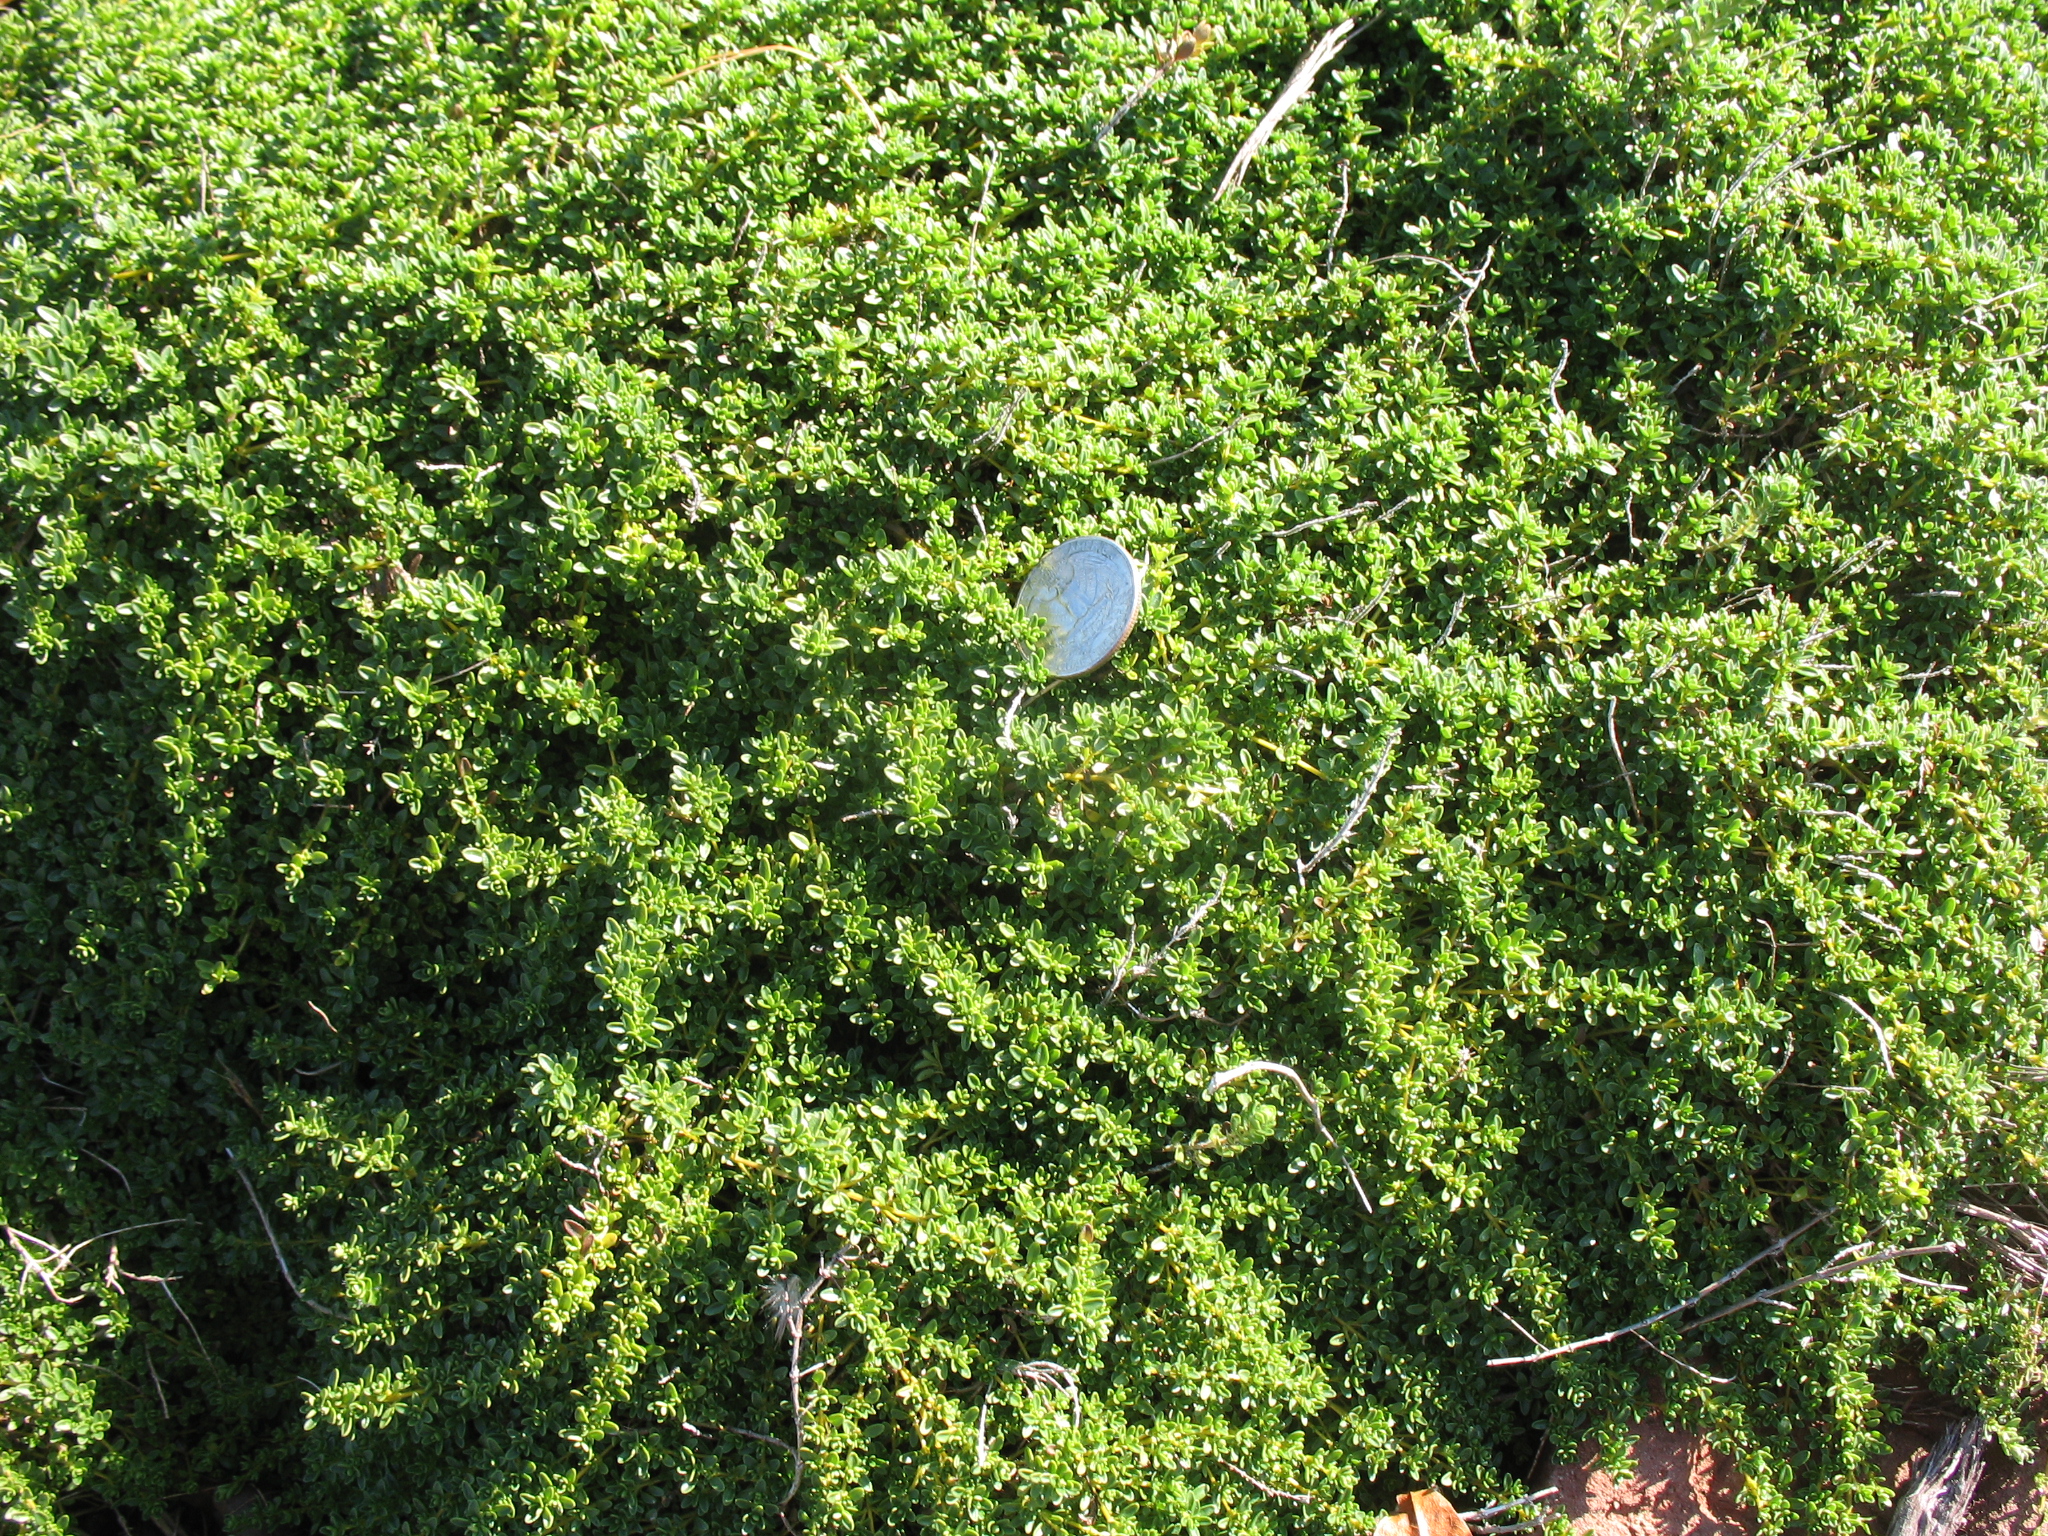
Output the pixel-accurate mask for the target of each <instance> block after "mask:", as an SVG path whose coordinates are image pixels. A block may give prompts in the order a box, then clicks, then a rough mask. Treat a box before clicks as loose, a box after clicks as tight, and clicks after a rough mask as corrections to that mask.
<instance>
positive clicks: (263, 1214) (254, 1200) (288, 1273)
mask: <svg viewBox="0 0 2048 1536" xmlns="http://www.w3.org/2000/svg"><path fill="white" fill-rule="evenodd" d="M556 1155H557V1156H559V1155H560V1154H559V1153H557V1154H556ZM228 1162H229V1164H230V1165H231V1166H232V1167H233V1168H234V1170H235V1177H236V1178H238V1179H240V1180H241V1181H242V1188H244V1189H246V1190H247V1191H248V1192H249V1203H250V1204H251V1205H253V1206H255V1207H256V1219H257V1220H258V1221H260V1222H262V1223H263V1235H264V1236H265V1237H267V1238H269V1239H270V1251H271V1252H272V1253H274V1254H276V1255H277V1268H278V1272H279V1273H280V1274H282V1275H283V1276H284V1283H285V1284H286V1285H287V1286H289V1287H290V1288H291V1293H292V1294H293V1295H294V1296H296V1297H298V1299H299V1300H300V1301H303V1302H304V1303H305V1304H306V1305H307V1306H309V1307H311V1308H312V1309H313V1310H314V1311H315V1312H318V1313H319V1314H320V1315H321V1316H322V1317H334V1318H338V1317H340V1316H341V1314H340V1313H339V1312H336V1311H333V1310H331V1309H330V1308H327V1307H323V1306H321V1305H320V1303H319V1302H317V1301H315V1300H314V1299H313V1298H312V1297H310V1296H308V1295H307V1294H306V1293H305V1292H304V1291H302V1290H300V1289H299V1282H298V1281H296V1280H294V1279H293V1278H292V1267H291V1265H289V1264H287V1263H285V1261H284V1247H283V1245H282V1244H280V1243H279V1242H278V1240H277V1232H276V1230H275V1229H274V1228H273V1227H272V1226H271V1225H270V1212H268V1211H266V1210H265V1209H264V1208H263V1202H262V1200H261V1199H259V1198H258V1197H257V1194H256V1186H255V1185H254V1184H251V1183H250V1182H249V1175H248V1174H246V1173H244V1172H242V1165H241V1163H240V1162H238V1161H236V1159H235V1153H234V1149H233V1148H232V1147H230V1148H229V1149H228Z"/></svg>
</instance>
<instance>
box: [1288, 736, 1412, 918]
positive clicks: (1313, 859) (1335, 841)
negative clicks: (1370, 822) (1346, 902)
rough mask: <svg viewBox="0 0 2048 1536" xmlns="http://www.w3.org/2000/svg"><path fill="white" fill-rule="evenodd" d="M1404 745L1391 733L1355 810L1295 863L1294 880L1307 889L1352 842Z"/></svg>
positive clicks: (1361, 791)
mask: <svg viewBox="0 0 2048 1536" xmlns="http://www.w3.org/2000/svg"><path fill="white" fill-rule="evenodd" d="M1400 742H1401V733H1400V732H1399V731H1398V730H1395V731H1391V732H1389V733H1388V735H1387V739H1386V741H1385V742H1384V743H1383V744H1382V745H1381V747H1380V755H1379V761H1378V762H1376V763H1374V764H1373V765H1372V772H1370V773H1368V774H1367V775H1366V776H1365V787H1364V788H1363V789H1361V790H1359V792H1358V796H1357V798H1356V799H1354V800H1353V801H1352V802H1351V808H1350V809H1349V810H1347V811H1346V812H1345V813H1344V820H1343V821H1342V822H1340V823H1338V826H1337V830H1336V831H1335V832H1333V833H1331V834H1330V840H1329V841H1328V842H1326V843H1324V844H1323V846H1322V847H1320V848H1318V849H1317V850H1316V851H1315V852H1314V853H1312V854H1310V855H1309V857H1308V858H1307V859H1305V860H1302V861H1299V862H1297V863H1296V864H1295V866H1294V877H1295V881H1296V883H1297V884H1299V885H1303V886H1306V885H1307V884H1308V877H1309V876H1310V875H1312V874H1314V873H1315V872H1316V871H1317V870H1318V869H1320V868H1321V867H1322V863H1323V861H1324V860H1325V859H1327V858H1328V857H1329V856H1330V855H1331V854H1333V853H1335V852H1336V851H1337V850H1338V849H1339V848H1342V847H1343V846H1344V845H1345V844H1346V843H1348V842H1350V841H1351V836H1352V834H1353V833H1354V832H1356V831H1357V830H1358V823H1359V821H1360V820H1361V819H1363V817H1364V816H1365V807H1366V804H1367V803H1368V802H1369V801H1370V800H1371V799H1372V797H1373V793H1374V791H1376V790H1377V789H1378V788H1379V787H1380V780H1381V779H1383V778H1385V777H1386V776H1387V765H1388V764H1389V763H1391V762H1392V761H1393V760H1394V748H1395V747H1397V746H1399V745H1400Z"/></svg>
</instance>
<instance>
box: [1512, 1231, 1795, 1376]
mask: <svg viewBox="0 0 2048 1536" xmlns="http://www.w3.org/2000/svg"><path fill="white" fill-rule="evenodd" d="M1834 1214H1835V1208H1834V1207H1833V1206H1829V1207H1828V1208H1827V1209H1826V1210H1824V1211H1822V1212H1821V1213H1820V1214H1819V1215H1818V1216H1815V1217H1814V1218H1813V1219H1812V1220H1810V1221H1806V1222H1803V1223H1801V1224H1800V1225H1799V1226H1797V1227H1794V1228H1793V1229H1792V1230H1791V1231H1790V1232H1787V1233H1786V1234H1785V1235H1784V1236H1783V1237H1781V1238H1779V1239H1778V1240H1777V1241H1776V1242H1775V1243H1772V1244H1771V1245H1770V1247H1768V1248H1766V1249H1764V1250H1763V1251H1762V1252H1760V1253H1757V1254H1754V1255H1752V1256H1751V1257H1749V1258H1747V1259H1744V1260H1743V1261H1742V1262H1741V1263H1740V1264H1738V1265H1736V1266H1735V1267H1734V1268H1733V1269H1731V1270H1729V1271H1728V1273H1727V1274H1725V1275H1723V1276H1722V1277H1721V1278H1720V1279H1718V1280H1716V1281H1715V1282H1714V1283H1713V1284H1712V1285H1709V1286H1706V1287H1704V1288H1702V1289H1700V1290H1697V1291H1695V1292H1693V1294H1692V1295H1690V1296H1688V1297H1686V1298H1685V1300H1683V1301H1681V1302H1679V1303H1678V1304H1677V1305H1675V1306H1669V1307H1666V1308H1665V1309H1664V1310H1663V1311H1662V1312H1659V1313H1657V1314H1655V1315H1654V1316H1652V1317H1646V1318H1644V1319H1643V1320H1642V1321H1641V1322H1639V1323H1630V1324H1629V1325H1628V1326H1627V1327H1625V1328H1616V1329H1614V1330H1613V1331H1612V1332H1610V1333H1597V1334H1595V1335H1593V1337H1591V1338H1590V1339H1574V1340H1573V1341H1572V1342H1571V1343H1569V1344H1559V1345H1557V1346H1556V1347H1555V1348H1553V1349H1546V1350H1543V1351H1541V1352H1540V1353H1538V1354H1533V1355H1502V1356H1500V1357H1499V1358H1497V1359H1493V1360H1489V1361H1487V1362H1486V1363H1487V1364H1488V1365H1490V1366H1494V1365H1539V1364H1541V1363H1542V1362H1543V1361H1545V1360H1555V1359H1556V1358H1557V1357H1558V1356H1559V1355H1575V1354H1577V1353H1578V1352H1579V1351H1580V1350H1582V1349H1593V1348H1595V1347H1596V1346H1598V1345H1601V1344H1612V1343H1613V1342H1614V1341H1615V1340H1616V1339H1623V1338H1627V1337H1628V1336H1629V1335H1630V1334H1632V1333H1640V1332H1642V1331H1643V1329H1645V1328H1652V1327H1655V1326H1656V1325H1657V1324H1658V1323H1661V1322H1664V1321H1665V1320H1667V1319H1669V1318H1673V1317H1676V1316H1677V1315H1678V1314H1679V1313H1681V1312H1683V1311H1685V1310H1687V1309H1688V1308H1690V1307H1694V1306H1697V1305H1698V1304H1699V1303H1700V1302H1702V1301H1704V1300H1706V1299H1707V1297H1709V1296H1711V1295H1713V1294H1714V1292H1716V1291H1718V1290H1720V1289H1721V1287H1722V1286H1724V1285H1726V1284H1728V1282H1729V1281H1731V1280H1735V1279H1738V1278H1740V1277H1741V1276H1742V1275H1745V1274H1747V1273H1748V1272H1749V1271H1750V1270H1752V1269H1755V1268H1756V1267H1757V1265H1759V1264H1761V1263H1763V1262H1764V1260H1766V1259H1770V1258H1776V1257H1777V1256H1778V1255H1779V1254H1781V1253H1783V1252H1784V1251H1785V1250H1786V1248H1787V1247H1789V1246H1790V1245H1791V1243H1792V1242H1793V1241H1794V1239H1796V1238H1799V1237H1803V1236H1804V1235H1805V1234H1806V1233H1808V1232H1810V1231H1812V1230H1813V1229H1814V1228H1815V1227H1817V1226H1819V1225H1820V1224H1821V1223H1822V1222H1824V1221H1826V1220H1827V1219H1828V1218H1829V1217H1830V1216H1832V1215H1834ZM1809 1278H1813V1277H1809ZM1742 1305H1744V1306H1748V1305H1751V1303H1750V1302H1744V1303H1743V1304H1742ZM1719 1315H1721V1314H1718V1313H1717V1314H1716V1316H1719ZM1702 1321H1704V1319H1702Z"/></svg>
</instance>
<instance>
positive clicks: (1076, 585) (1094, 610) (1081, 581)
mask: <svg viewBox="0 0 2048 1536" xmlns="http://www.w3.org/2000/svg"><path fill="white" fill-rule="evenodd" d="M1140 579H1141V577H1140V573H1139V570H1138V562H1137V561H1135V560H1133V559H1132V558H1131V557H1130V554H1129V553H1128V552H1127V551H1126V550H1125V549H1124V547H1123V546H1122V545H1121V544H1119V543H1117V542H1116V541H1115V540H1114V539H1104V538H1098V537H1097V536H1096V535H1094V534H1092V533H1091V534H1084V535H1082V536H1081V537H1080V538H1078V539H1068V540H1067V541H1066V542H1065V543H1064V544H1060V545H1057V546H1055V547H1054V548H1053V549H1052V550H1051V551H1050V552H1048V553H1047V555H1046V557H1045V558H1044V559H1043V560H1041V561H1039V562H1038V564H1037V565H1035V566H1033V567H1032V570H1031V574H1030V575H1029V576H1026V577H1025V578H1024V585H1023V587H1022V589H1021V590H1019V592H1018V593H1017V606H1018V607H1019V608H1021V609H1023V610H1024V611H1025V612H1026V613H1031V614H1036V615H1038V617H1040V618H1042V619H1044V620H1045V625H1046V631H1047V634H1046V647H1045V669H1046V670H1047V671H1048V672H1050V673H1052V675H1053V676H1054V677H1080V676H1081V675H1082V674H1083V673H1087V672H1093V671H1094V670H1095V669H1096V668H1097V667H1099V666H1101V665H1102V664H1103V663H1104V662H1105V661H1107V660H1109V658H1110V657H1112V656H1114V655H1115V654H1116V649H1117V647H1118V646H1120V645H1122V644H1123V643H1124V640H1125V639H1126V638H1127V637H1128V636H1129V635H1130V632H1131V626H1132V625H1133V624H1135V623H1137V622H1138V597H1139V582H1140Z"/></svg>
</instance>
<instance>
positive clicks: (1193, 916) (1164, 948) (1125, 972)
mask: <svg viewBox="0 0 2048 1536" xmlns="http://www.w3.org/2000/svg"><path fill="white" fill-rule="evenodd" d="M1227 875H1228V872H1227V871H1224V870H1219V871H1217V876H1216V889H1215V890H1214V891H1212V892H1211V893H1210V894H1209V897H1208V899H1207V900H1205V901H1202V902H1200V903H1198V904H1197V905H1196V907H1195V909H1194V910H1193V911H1192V912H1190V913H1188V915H1187V917H1186V919H1185V920H1184V921H1183V922H1182V923H1181V925H1180V926H1179V927H1178V928H1176V929H1174V930H1173V932H1172V933H1171V934H1169V935H1168V936H1167V940H1166V942H1165V943H1164V944H1162V945H1160V946H1159V947H1158V948H1157V949H1155V950H1153V951H1152V953H1151V954H1150V955H1148V956H1146V957H1145V959H1143V960H1141V961H1139V962H1138V964H1137V965H1135V966H1131V967H1129V968H1128V969H1126V968H1125V967H1122V966H1119V967H1118V969H1117V974H1116V978H1115V979H1114V980H1113V981H1112V982H1111V983H1110V986H1109V992H1110V995H1112V996H1113V995H1114V994H1115V993H1116V992H1118V991H1119V990H1120V989H1121V988H1122V987H1123V984H1124V983H1125V982H1127V981H1135V980H1136V979H1137V978H1138V977H1140V976H1149V975H1151V974H1152V968H1153V967H1154V966H1156V965H1158V964H1159V962H1160V961H1162V960H1164V959H1165V958H1166V957H1167V956H1168V955H1170V954H1171V953H1173V951H1174V949H1175V948H1176V946H1178V945H1179V944H1180V943H1181V941H1182V940H1183V939H1185V938H1187V937H1188V935H1189V934H1191V933H1193V932H1194V931H1195V930H1196V929H1197V928H1199V927H1201V926H1202V919H1203V918H1205V917H1207V916H1208V915H1209V914H1210V913H1211V912H1213V911H1215V910H1216V903H1217V902H1219V901H1221V900H1222V899H1223V886H1224V882H1225V880H1226V878H1227Z"/></svg>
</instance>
